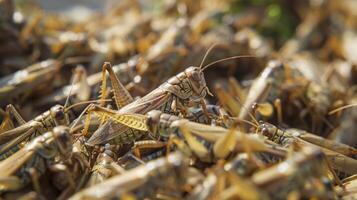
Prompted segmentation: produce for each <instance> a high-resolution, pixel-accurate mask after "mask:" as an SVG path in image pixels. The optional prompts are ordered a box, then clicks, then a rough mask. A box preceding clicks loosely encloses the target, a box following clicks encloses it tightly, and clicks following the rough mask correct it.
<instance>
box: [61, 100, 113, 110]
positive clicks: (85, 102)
mask: <svg viewBox="0 0 357 200" xmlns="http://www.w3.org/2000/svg"><path fill="white" fill-rule="evenodd" d="M110 101H112V100H111V99H104V100H101V99H99V100H90V101H84V102H79V103H76V104H73V105H71V106H69V107H68V108H65V109H66V110H70V109H71V108H74V107H77V106H80V105H84V104H89V103H100V102H110Z"/></svg>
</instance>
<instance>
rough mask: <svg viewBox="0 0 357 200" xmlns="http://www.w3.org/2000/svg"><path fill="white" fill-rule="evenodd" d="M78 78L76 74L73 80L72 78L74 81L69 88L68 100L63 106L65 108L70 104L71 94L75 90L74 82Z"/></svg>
mask: <svg viewBox="0 0 357 200" xmlns="http://www.w3.org/2000/svg"><path fill="white" fill-rule="evenodd" d="M76 79H77V78H76V76H75V77H73V80H72V83H71V87H70V89H69V93H68V95H67V98H66V102H65V103H64V106H63V107H64V108H66V107H67V105H68V102H69V98H70V96H71V94H72V90H73V87H74V82H75V81H76Z"/></svg>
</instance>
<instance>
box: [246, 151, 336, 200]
mask: <svg viewBox="0 0 357 200" xmlns="http://www.w3.org/2000/svg"><path fill="white" fill-rule="evenodd" d="M331 172H332V171H331V169H330V168H329V164H328V162H326V158H325V155H324V154H323V152H322V151H320V150H319V149H318V148H315V147H306V146H305V147H303V148H302V149H301V150H300V151H298V152H295V153H292V155H291V156H290V157H288V158H287V159H286V160H285V161H284V162H281V163H278V164H276V165H274V166H272V167H269V168H267V169H264V170H260V171H258V172H256V173H254V174H253V176H252V179H251V180H252V182H253V183H254V184H255V185H256V186H257V187H258V188H260V189H262V190H263V191H265V192H267V193H268V194H270V195H269V196H273V197H274V198H277V199H285V198H286V196H287V195H288V194H289V193H290V192H292V191H294V190H297V191H298V192H300V191H304V192H303V193H302V194H303V195H307V196H309V195H311V196H315V195H319V196H321V198H322V199H325V198H326V197H329V196H330V195H332V194H333V191H330V189H329V188H328V187H327V188H325V186H324V184H323V183H322V180H328V181H329V182H331V183H332V182H333V181H334V180H332V179H331V178H329V177H330V175H331ZM332 173H333V172H332ZM334 178H336V177H334ZM335 181H339V180H338V178H337V179H335ZM306 182H311V183H310V184H311V185H310V187H312V188H305V186H306ZM309 192H311V193H310V194H309Z"/></svg>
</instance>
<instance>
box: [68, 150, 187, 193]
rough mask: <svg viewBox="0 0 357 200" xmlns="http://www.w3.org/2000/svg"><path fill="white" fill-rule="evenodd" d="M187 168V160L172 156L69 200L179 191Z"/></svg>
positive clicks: (108, 181) (177, 153) (136, 169)
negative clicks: (171, 189) (164, 190)
mask: <svg viewBox="0 0 357 200" xmlns="http://www.w3.org/2000/svg"><path fill="white" fill-rule="evenodd" d="M187 168H188V160H187V158H185V157H184V156H183V155H182V154H180V153H179V152H176V153H172V154H170V155H168V156H167V157H164V158H159V159H156V160H153V161H150V162H148V163H147V164H146V165H144V166H139V167H137V168H134V169H132V170H129V171H127V172H126V173H124V174H119V175H116V176H114V177H112V178H109V179H107V180H105V181H103V182H101V183H99V184H97V185H94V186H91V187H89V188H86V189H84V190H82V191H80V192H78V193H76V194H75V195H73V196H72V197H70V198H69V199H70V200H79V199H88V198H90V199H109V198H114V197H121V196H122V195H124V194H127V193H128V192H131V191H140V192H139V193H137V194H138V195H140V196H139V197H138V198H144V197H148V196H150V194H151V192H152V191H153V190H156V189H157V188H172V187H175V188H176V189H178V188H182V186H183V185H182V183H184V181H185V177H186V175H185V173H186V171H187ZM163 177H165V178H163Z"/></svg>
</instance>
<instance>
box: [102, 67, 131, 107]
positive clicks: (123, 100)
mask: <svg viewBox="0 0 357 200" xmlns="http://www.w3.org/2000/svg"><path fill="white" fill-rule="evenodd" d="M106 71H107V72H108V73H109V78H110V82H111V85H112V87H113V91H114V100H115V103H116V106H117V108H118V109H119V108H122V107H124V106H125V105H127V104H129V103H131V102H133V101H134V99H133V97H132V96H131V95H130V93H129V92H128V90H127V89H126V88H125V87H124V85H123V84H122V83H121V82H120V80H119V79H118V77H117V76H116V75H115V73H114V71H113V69H112V66H111V64H110V63H109V62H105V63H104V65H103V69H102V80H103V82H102V86H101V96H100V99H101V100H102V101H101V102H104V99H105V94H106V93H107V88H106V83H107V81H106V80H107V79H106ZM100 105H101V106H104V103H101V104H100Z"/></svg>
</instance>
